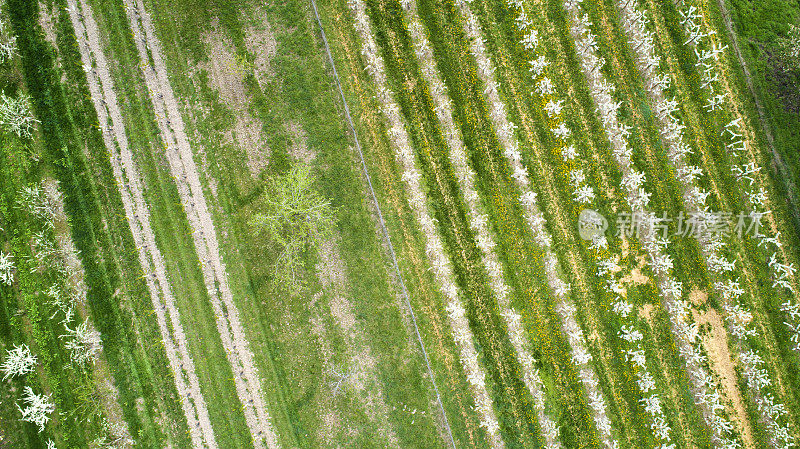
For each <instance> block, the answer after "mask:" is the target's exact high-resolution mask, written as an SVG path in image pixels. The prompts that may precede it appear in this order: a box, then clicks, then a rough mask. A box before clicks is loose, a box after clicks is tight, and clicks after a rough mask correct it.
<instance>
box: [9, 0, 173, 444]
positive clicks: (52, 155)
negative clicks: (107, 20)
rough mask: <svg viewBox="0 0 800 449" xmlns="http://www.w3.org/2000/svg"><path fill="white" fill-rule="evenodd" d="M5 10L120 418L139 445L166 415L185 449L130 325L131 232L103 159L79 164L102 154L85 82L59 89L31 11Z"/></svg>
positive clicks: (133, 296) (134, 288) (160, 363)
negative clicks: (61, 194)
mask: <svg viewBox="0 0 800 449" xmlns="http://www.w3.org/2000/svg"><path fill="white" fill-rule="evenodd" d="M8 11H9V13H10V16H11V26H12V28H13V29H14V32H15V34H16V35H17V45H18V48H19V53H20V55H21V57H22V73H23V75H24V79H25V82H26V84H27V87H28V90H29V92H30V94H31V97H32V102H33V109H34V112H35V114H36V116H37V118H38V119H39V120H40V121H41V131H42V145H43V147H44V150H43V154H44V160H45V162H46V163H48V164H49V166H50V167H52V170H53V174H54V175H55V177H56V178H57V179H58V180H59V182H60V184H61V186H62V189H63V190H64V196H65V203H66V211H67V215H68V216H69V218H70V220H71V223H72V235H73V239H74V240H75V244H76V246H77V248H78V249H79V250H80V253H81V256H82V262H83V264H84V269H85V272H86V279H85V281H86V284H87V285H88V287H89V294H88V304H89V309H90V311H91V315H92V318H93V321H94V322H95V323H96V325H97V327H98V330H99V331H100V332H101V335H102V336H103V343H104V351H105V354H106V357H107V358H108V360H109V363H110V366H111V368H112V371H113V374H114V379H115V385H116V387H117V388H118V390H119V394H120V403H121V404H122V407H123V412H124V417H125V420H126V421H127V422H128V425H129V428H130V430H131V434H132V435H134V436H135V437H136V438H137V439H139V440H140V441H141V442H142V443H143V444H152V445H160V444H162V443H161V442H163V441H164V440H165V438H167V436H166V435H165V432H166V430H163V429H161V427H160V426H159V425H158V424H157V423H156V422H155V417H156V416H157V415H158V416H166V417H167V421H168V422H169V423H170V425H175V426H177V428H173V429H169V430H170V431H171V432H172V434H171V435H170V437H171V439H173V442H174V444H176V445H187V444H188V443H186V442H185V441H186V440H185V436H184V435H185V430H183V431H182V430H180V427H179V426H180V422H181V420H182V416H181V415H182V414H181V413H180V411H179V409H178V407H177V404H176V401H175V400H174V398H175V395H176V393H175V391H174V387H173V386H172V385H173V384H172V379H171V375H170V373H169V370H168V368H167V366H166V360H165V356H164V355H163V352H161V351H160V348H159V346H158V340H155V339H152V338H141V337H139V336H137V334H136V333H135V332H136V330H139V331H140V332H146V330H143V329H141V328H139V329H136V328H135V327H134V326H135V324H134V322H133V317H132V311H136V312H139V313H141V314H142V315H144V313H145V312H144V310H143V307H142V304H141V303H139V302H138V301H137V299H139V298H146V296H139V295H142V293H144V292H146V290H145V289H144V285H143V282H141V281H140V280H137V277H138V274H139V272H140V269H137V266H136V262H135V258H134V255H133V253H132V252H131V243H130V242H131V236H130V234H129V231H128V229H127V227H125V226H123V225H122V224H121V223H120V222H119V221H118V220H115V219H114V217H117V216H121V215H120V214H119V212H118V211H121V210H122V207H121V204H120V202H119V201H120V200H119V197H118V196H116V195H115V193H116V186H115V184H114V182H113V177H112V176H111V174H110V172H111V170H110V167H109V166H108V165H107V163H108V161H107V160H106V164H98V163H96V162H95V164H94V165H91V166H90V164H89V162H87V160H86V158H85V154H86V153H84V147H85V148H86V149H87V150H88V153H89V154H97V153H98V152H104V149H103V148H102V143H101V140H100V136H99V132H98V131H97V129H96V128H95V127H94V126H92V122H91V120H92V119H91V117H94V111H93V109H92V108H91V106H90V103H89V102H88V99H87V98H86V97H87V95H86V92H87V91H86V86H85V80H84V81H83V83H81V79H75V78H72V79H70V78H69V76H70V75H73V76H74V74H75V72H71V73H69V74H68V75H67V76H68V80H69V81H68V83H66V84H65V85H59V83H58V82H57V81H56V80H60V79H61V70H60V69H59V68H57V67H56V66H55V65H54V52H53V49H52V47H49V46H48V44H47V43H46V42H45V40H44V37H43V35H42V31H41V29H40V28H39V27H38V20H37V17H38V16H37V15H38V10H37V8H36V5H30V4H23V3H21V2H14V3H10V4H9V5H8ZM65 44H68V41H65V40H63V39H62V40H60V47H61V49H62V50H63V49H65V47H63V45H65ZM73 49H74V47H73ZM66 50H68V48H66ZM74 56H75V53H72V54H69V53H64V52H62V53H61V57H62V62H63V63H64V67H65V68H67V69H69V68H70V67H72V66H71V64H74V61H75V59H74ZM94 121H95V123H96V118H95V119H94ZM90 167H91V168H90ZM101 205H102V206H101ZM104 208H105V209H104ZM112 211H113V212H112ZM116 291H119V292H122V295H119V294H117V293H115V292H116ZM122 298H128V299H129V301H126V307H123V306H122V304H120V300H121V299H122ZM136 324H139V325H141V323H136ZM145 329H146V328H145ZM145 335H146V334H145ZM145 345H146V346H145ZM137 400H138V401H143V402H142V403H141V406H137ZM173 423H174V424H173ZM184 425H185V424H184ZM184 429H185V427H184Z"/></svg>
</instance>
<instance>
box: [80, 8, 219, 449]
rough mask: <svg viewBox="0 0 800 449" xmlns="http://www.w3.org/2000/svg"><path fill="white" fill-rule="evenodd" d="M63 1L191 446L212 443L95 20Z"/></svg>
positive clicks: (200, 393)
mask: <svg viewBox="0 0 800 449" xmlns="http://www.w3.org/2000/svg"><path fill="white" fill-rule="evenodd" d="M78 1H80V7H79V6H78ZM68 4H69V14H70V19H71V21H72V24H73V27H74V28H75V35H76V37H77V40H78V46H79V50H80V53H81V60H82V62H83V65H84V69H85V71H86V77H87V81H88V84H89V90H90V92H91V96H92V101H93V102H94V106H95V109H96V110H97V116H98V120H99V123H100V128H101V131H102V135H103V140H104V142H105V145H106V147H107V148H108V149H109V152H110V154H111V158H110V159H111V166H112V168H113V170H114V176H115V178H116V179H117V182H118V188H119V190H120V194H121V196H122V201H123V205H124V207H125V214H126V218H127V220H128V225H129V226H130V228H131V232H132V234H133V238H134V242H135V243H136V248H137V253H138V256H139V263H140V264H141V266H142V269H143V270H145V272H146V273H147V274H148V275H147V276H146V277H145V281H146V283H147V287H148V290H149V291H150V298H151V300H152V302H153V309H154V311H155V313H156V318H157V321H158V326H159V330H160V332H161V338H162V340H163V342H164V348H165V350H166V353H167V358H168V360H169V363H170V368H171V369H172V372H173V374H174V376H175V384H176V385H175V386H176V388H177V390H178V394H179V396H180V397H181V405H182V407H183V411H184V414H185V415H186V420H187V424H188V426H189V434H190V436H191V439H192V444H193V445H194V447H208V448H216V447H217V443H216V439H215V437H214V431H213V429H212V427H211V421H210V419H209V416H208V409H207V407H206V403H205V399H204V398H203V395H202V392H201V389H200V382H199V380H198V378H197V374H196V372H195V367H194V362H193V361H192V358H191V356H190V354H189V349H188V345H187V342H186V335H185V332H184V330H183V327H182V325H181V321H180V313H179V312H178V309H177V307H176V306H175V299H174V296H173V294H172V291H171V288H170V284H169V281H168V279H167V274H166V270H165V268H164V259H163V257H162V255H161V252H160V251H159V249H158V247H157V246H156V242H155V236H154V234H153V230H152V228H151V226H150V211H149V210H148V207H147V203H146V201H145V199H144V196H143V195H142V183H141V177H140V174H139V171H138V168H137V166H136V164H135V162H134V160H133V153H132V152H131V149H130V147H129V145H128V139H127V136H126V133H125V126H124V122H123V120H122V114H121V111H120V108H119V103H118V101H117V97H116V93H115V92H114V87H113V80H112V78H111V75H110V73H109V70H108V63H107V61H106V59H105V55H104V53H103V50H102V46H101V43H100V37H99V32H98V28H97V23H96V22H95V20H94V16H93V14H92V10H91V8H90V7H89V6H88V5H87V4H86V3H85V1H83V0H69V1H68ZM93 65H94V68H92V66H93ZM109 122H110V123H109Z"/></svg>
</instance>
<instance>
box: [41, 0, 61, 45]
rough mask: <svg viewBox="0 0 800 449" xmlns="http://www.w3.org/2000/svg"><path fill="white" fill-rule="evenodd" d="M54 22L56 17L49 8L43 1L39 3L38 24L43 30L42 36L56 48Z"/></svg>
mask: <svg viewBox="0 0 800 449" xmlns="http://www.w3.org/2000/svg"><path fill="white" fill-rule="evenodd" d="M56 22H57V19H56V17H54V16H53V15H52V14H51V13H50V8H48V7H47V5H45V4H44V3H39V25H40V26H41V27H42V30H44V38H45V39H46V40H47V42H50V44H51V45H52V46H53V47H55V48H58V46H57V45H56Z"/></svg>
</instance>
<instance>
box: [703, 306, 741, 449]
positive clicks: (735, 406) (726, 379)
mask: <svg viewBox="0 0 800 449" xmlns="http://www.w3.org/2000/svg"><path fill="white" fill-rule="evenodd" d="M697 296H698V297H700V295H697ZM692 315H693V316H694V319H695V320H696V321H697V322H698V323H699V324H700V325H704V324H709V325H710V326H711V332H709V333H708V334H707V335H705V336H703V346H704V347H705V349H706V352H708V361H709V365H710V366H711V371H712V372H713V373H715V374H716V375H718V376H719V377H720V386H721V387H722V391H721V392H720V393H721V394H723V395H724V396H725V398H726V399H728V401H729V403H726V404H725V406H726V409H728V413H729V414H730V415H731V418H732V419H731V421H732V422H733V423H734V425H736V426H737V427H738V431H739V433H740V434H741V435H742V439H743V440H744V443H745V446H746V447H756V445H755V442H754V441H753V430H752V429H751V428H750V421H749V420H748V419H747V411H746V409H745V406H744V399H743V398H742V394H741V392H740V391H739V386H738V385H737V383H736V379H737V378H736V370H735V369H734V362H733V356H732V354H731V353H730V351H729V349H728V334H727V332H726V330H725V326H724V325H723V323H722V317H720V315H719V313H717V311H716V310H714V309H711V310H709V311H708V312H704V313H701V312H698V311H696V310H692Z"/></svg>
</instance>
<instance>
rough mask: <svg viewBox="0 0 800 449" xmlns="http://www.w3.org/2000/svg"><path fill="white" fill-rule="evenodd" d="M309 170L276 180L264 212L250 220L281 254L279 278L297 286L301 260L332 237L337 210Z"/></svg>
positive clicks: (277, 268)
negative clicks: (319, 191) (318, 187)
mask: <svg viewBox="0 0 800 449" xmlns="http://www.w3.org/2000/svg"><path fill="white" fill-rule="evenodd" d="M313 184H314V179H313V177H312V176H311V170H310V168H309V167H308V166H305V165H297V166H295V167H292V168H291V169H290V170H289V172H288V173H286V174H285V175H283V176H278V177H275V178H272V179H271V180H270V181H269V182H268V183H267V186H266V189H265V192H264V197H263V199H264V201H263V204H264V209H263V211H261V212H258V213H256V214H255V215H253V217H252V218H251V219H250V225H251V226H252V227H253V228H254V229H255V231H256V233H257V234H259V235H263V236H265V237H266V238H267V239H268V240H269V242H270V243H271V244H272V245H274V249H275V250H276V252H277V253H278V257H277V260H276V263H275V274H276V276H277V277H280V278H283V279H288V280H290V281H291V283H292V285H295V286H296V284H297V271H298V268H299V267H300V263H301V262H300V256H302V255H303V254H304V253H305V252H306V251H312V250H315V249H316V248H317V247H318V246H319V244H320V242H322V241H324V240H326V239H328V238H330V237H331V233H332V230H333V213H334V211H333V208H332V207H331V205H330V202H329V201H327V200H326V199H325V198H323V197H322V196H321V195H320V194H319V193H318V192H317V191H316V190H315V189H314V185H313Z"/></svg>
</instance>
